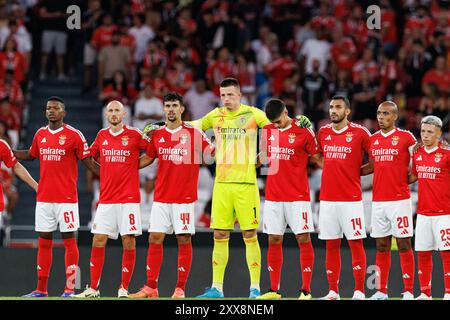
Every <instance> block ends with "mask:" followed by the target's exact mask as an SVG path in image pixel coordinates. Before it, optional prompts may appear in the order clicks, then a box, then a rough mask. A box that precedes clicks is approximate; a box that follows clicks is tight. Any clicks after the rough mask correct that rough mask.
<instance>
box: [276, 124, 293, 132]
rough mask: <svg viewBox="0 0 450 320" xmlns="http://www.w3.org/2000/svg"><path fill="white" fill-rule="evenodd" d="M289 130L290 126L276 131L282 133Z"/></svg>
mask: <svg viewBox="0 0 450 320" xmlns="http://www.w3.org/2000/svg"><path fill="white" fill-rule="evenodd" d="M290 128H292V124H290V125H288V126H287V127H286V128H283V129H278V130H280V131H281V132H284V131H286V130H289V129H290Z"/></svg>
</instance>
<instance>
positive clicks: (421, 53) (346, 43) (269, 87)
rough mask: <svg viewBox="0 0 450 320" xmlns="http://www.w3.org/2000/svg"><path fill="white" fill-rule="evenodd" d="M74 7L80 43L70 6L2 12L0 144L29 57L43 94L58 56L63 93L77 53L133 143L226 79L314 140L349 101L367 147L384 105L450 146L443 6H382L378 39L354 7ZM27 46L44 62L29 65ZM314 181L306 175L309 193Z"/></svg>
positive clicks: (127, 3)
mask: <svg viewBox="0 0 450 320" xmlns="http://www.w3.org/2000/svg"><path fill="white" fill-rule="evenodd" d="M79 3H80V4H81V5H82V30H81V31H79V30H78V31H77V30H68V29H67V28H66V26H65V19H66V17H67V14H66V13H65V10H64V8H66V7H67V6H68V5H70V4H71V1H66V0H59V1H47V0H14V1H6V0H0V48H1V52H0V135H1V137H2V138H3V139H5V140H9V141H10V142H11V144H12V145H13V146H15V145H17V143H18V142H19V136H20V134H19V132H20V128H21V125H22V121H23V114H24V113H23V110H24V108H25V105H26V99H25V97H26V92H27V84H28V80H29V76H28V74H29V73H28V70H29V66H30V64H31V63H30V62H31V58H32V56H34V57H37V61H38V63H37V69H38V70H39V72H38V74H39V76H38V77H37V78H38V81H45V79H46V78H47V76H48V74H47V71H48V70H49V67H51V66H49V61H50V60H49V54H50V53H51V51H52V49H53V48H54V49H55V53H56V57H57V59H56V70H57V76H58V80H60V81H69V80H70V78H71V76H72V75H73V73H74V72H75V71H74V70H76V67H77V60H80V58H79V57H77V56H75V52H78V51H82V52H83V77H84V79H83V80H84V83H83V88H80V89H81V93H86V92H89V91H94V92H97V93H98V99H99V105H102V106H104V105H106V103H108V102H109V101H111V100H119V101H121V102H122V103H123V104H124V105H126V106H127V108H128V112H129V114H130V115H132V116H130V117H129V118H128V121H129V124H132V125H134V126H136V127H138V128H140V129H142V128H143V126H144V125H145V123H147V122H151V121H157V120H161V119H162V118H163V112H162V100H161V99H162V97H163V95H164V94H165V93H167V92H169V91H175V92H178V93H180V94H181V95H183V96H184V98H185V101H186V104H187V111H186V112H185V114H184V117H185V119H186V120H190V119H198V118H199V117H201V116H202V115H204V114H206V113H207V112H208V111H210V110H212V108H214V106H216V105H217V104H218V103H219V100H220V99H219V97H218V92H219V83H220V81H221V80H222V79H223V78H225V77H227V76H233V77H236V78H237V79H238V80H239V82H240V84H241V88H242V93H243V103H247V104H249V105H255V106H257V107H259V108H263V106H264V103H265V101H266V100H267V99H268V98H271V97H277V98H280V99H282V100H283V101H284V102H285V103H286V105H287V107H288V110H289V115H290V116H293V115H295V114H305V115H306V116H308V117H309V118H310V119H311V121H312V122H313V124H314V128H315V130H318V128H319V127H321V126H322V125H323V124H326V123H328V122H329V117H328V111H327V110H328V102H329V100H330V97H332V96H334V95H344V96H347V97H349V98H350V101H351V102H352V115H351V119H352V121H354V122H356V123H359V124H362V125H364V126H365V127H366V128H368V129H369V130H370V131H371V132H372V133H373V132H375V131H376V130H378V125H377V122H376V109H377V106H378V104H379V103H380V102H382V101H384V100H392V101H394V102H395V103H396V104H397V105H398V107H399V109H400V116H399V123H398V126H399V127H401V128H403V129H406V130H410V131H411V132H413V134H414V135H415V136H416V137H417V138H419V131H418V130H419V128H420V119H421V118H422V117H423V116H425V115H429V114H433V115H435V116H438V117H440V118H441V119H442V120H443V123H444V127H443V132H444V134H445V137H446V139H447V140H449V138H450V131H449V122H450V112H449V110H450V95H449V93H450V68H449V65H450V50H449V49H450V23H449V21H450V11H449V4H450V2H449V1H446V0H428V1H426V0H424V1H419V0H403V1H388V0H381V1H379V6H380V8H381V29H379V30H377V29H375V30H370V29H369V28H367V25H366V18H367V15H366V8H367V6H368V5H370V4H371V3H370V1H363V0H360V1H356V0H333V1H325V0H321V1H311V0H272V1H263V0H236V1H218V0H206V1H199V0H194V1H189V0H188V1H186V0H185V1H173V0H169V1H158V0H118V1H109V0H89V1H87V0H86V1H79ZM33 45H35V46H37V47H39V48H40V50H39V51H38V52H36V50H35V51H34V52H32V47H33ZM74 47H79V48H81V47H82V50H78V51H77V50H72V49H73V48H74ZM35 60H36V59H35ZM39 65H40V68H39ZM98 112H100V109H99V111H98ZM202 170H203V173H201V175H200V182H199V188H200V189H202V188H203V189H204V190H205V195H204V198H205V199H204V200H203V208H201V209H200V210H201V211H202V212H203V211H206V212H207V211H208V205H207V204H208V199H207V198H208V197H211V195H210V193H209V194H208V190H211V185H212V179H213V177H212V172H213V170H209V171H208V170H207V168H206V167H205V168H203V169H202ZM317 173H319V174H320V172H318V171H317V170H316V169H315V168H311V187H312V189H313V190H316V191H318V190H319V189H320V176H319V178H317ZM1 175H2V183H3V185H4V188H5V190H7V192H6V196H7V197H8V199H9V203H10V207H8V210H10V211H11V210H12V207H11V206H13V204H14V202H15V201H16V199H17V194H14V189H13V188H12V182H11V181H12V180H11V179H12V178H11V176H10V175H8V170H6V169H2V172H1ZM154 177H155V168H153V169H152V168H150V169H149V170H147V171H146V170H142V187H143V190H144V192H145V193H146V194H147V197H143V199H147V200H143V201H147V202H146V204H147V205H148V204H149V200H148V199H149V197H148V195H150V194H151V191H152V190H153V185H154V181H153V179H154ZM89 181H90V182H92V181H95V179H89ZM314 181H318V182H317V183H316V182H314ZM260 182H261V189H264V182H263V180H262V179H260ZM92 186H93V185H90V187H92ZM93 189H95V188H93ZM9 190H10V191H9ZM200 198H202V196H201V195H200ZM204 207H206V208H204ZM144 211H145V210H143V212H144ZM199 218H200V219H201V221H200V222H199V225H204V226H207V225H208V223H209V222H208V218H207V216H199Z"/></svg>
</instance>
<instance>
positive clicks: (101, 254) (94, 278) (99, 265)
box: [90, 247, 105, 290]
mask: <svg viewBox="0 0 450 320" xmlns="http://www.w3.org/2000/svg"><path fill="white" fill-rule="evenodd" d="M104 262H105V248H96V247H92V250H91V261H90V265H91V284H90V287H91V288H92V289H94V290H97V289H98V285H99V284H100V277H101V275H102V271H103V263H104Z"/></svg>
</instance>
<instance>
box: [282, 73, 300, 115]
mask: <svg viewBox="0 0 450 320" xmlns="http://www.w3.org/2000/svg"><path fill="white" fill-rule="evenodd" d="M295 83H296V81H295V79H294V78H290V77H287V78H284V79H283V88H282V90H281V92H280V94H279V95H278V98H279V99H281V100H283V102H284V104H285V105H286V109H287V111H288V115H289V117H291V118H293V117H295V116H296V115H297V114H298V112H299V110H297V90H296V86H295Z"/></svg>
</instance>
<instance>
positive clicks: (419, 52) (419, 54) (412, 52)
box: [404, 40, 425, 107]
mask: <svg viewBox="0 0 450 320" xmlns="http://www.w3.org/2000/svg"><path fill="white" fill-rule="evenodd" d="M405 54H406V57H405V60H404V67H405V71H406V72H407V73H408V75H409V77H410V81H408V84H407V86H406V88H405V90H406V93H407V95H408V96H409V97H410V99H409V101H410V102H411V103H412V104H414V105H415V107H417V104H416V101H417V99H414V100H412V99H411V98H415V97H420V96H421V94H422V84H421V82H422V77H423V75H424V73H425V48H424V46H423V43H422V42H421V41H420V40H416V41H414V43H413V45H412V47H411V49H409V50H407V52H405ZM411 107H414V106H411Z"/></svg>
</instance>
